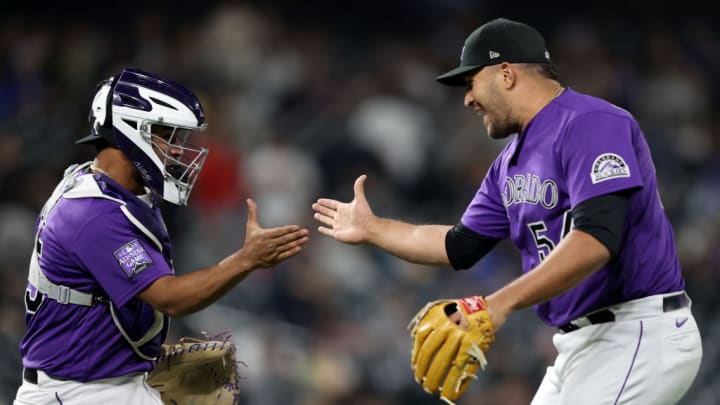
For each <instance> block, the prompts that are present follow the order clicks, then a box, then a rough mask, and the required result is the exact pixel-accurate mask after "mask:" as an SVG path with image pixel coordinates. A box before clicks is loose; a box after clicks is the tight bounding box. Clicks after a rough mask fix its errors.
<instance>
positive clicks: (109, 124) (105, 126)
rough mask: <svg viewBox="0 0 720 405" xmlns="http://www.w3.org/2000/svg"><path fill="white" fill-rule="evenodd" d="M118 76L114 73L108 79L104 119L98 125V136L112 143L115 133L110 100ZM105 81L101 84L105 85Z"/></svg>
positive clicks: (113, 142) (111, 100) (111, 99)
mask: <svg viewBox="0 0 720 405" xmlns="http://www.w3.org/2000/svg"><path fill="white" fill-rule="evenodd" d="M119 78H120V75H115V76H114V77H112V78H110V79H108V80H109V81H110V90H109V91H108V94H107V98H106V100H105V120H104V121H103V122H102V124H101V125H100V128H98V132H99V134H100V136H102V137H103V138H105V139H106V140H107V141H109V142H111V143H112V144H115V135H114V134H113V114H112V102H113V94H114V93H115V86H117V82H118V79H119ZM105 83H107V81H105V82H103V83H102V85H105Z"/></svg>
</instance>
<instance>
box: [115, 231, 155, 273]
mask: <svg viewBox="0 0 720 405" xmlns="http://www.w3.org/2000/svg"><path fill="white" fill-rule="evenodd" d="M113 255H114V256H115V260H117V262H118V264H119V265H120V267H121V268H122V269H123V271H124V272H125V275H126V276H128V278H129V279H131V280H132V278H133V277H135V275H136V274H138V273H140V272H141V271H143V270H145V269H146V268H147V267H148V266H150V265H151V264H153V261H152V258H151V257H150V255H149V254H148V252H147V251H146V250H145V248H144V247H143V245H142V244H141V243H140V241H138V240H137V239H134V240H132V241H130V242H128V243H126V244H125V245H123V246H122V247H121V248H120V249H118V250H116V251H115V252H114V253H113Z"/></svg>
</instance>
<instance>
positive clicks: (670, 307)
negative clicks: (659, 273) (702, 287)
mask: <svg viewBox="0 0 720 405" xmlns="http://www.w3.org/2000/svg"><path fill="white" fill-rule="evenodd" d="M689 303H690V302H689V299H688V296H687V294H685V293H684V292H683V293H682V294H676V295H670V296H667V297H663V312H670V311H675V310H676V309H680V308H685V307H687V306H688V305H689ZM584 318H585V319H587V321H588V322H589V323H590V325H596V324H598V323H606V322H615V314H614V313H613V312H612V311H611V310H609V309H601V310H600V311H595V312H591V313H589V314H587V315H585V316H584ZM583 326H586V325H576V324H574V323H572V322H568V323H566V324H565V325H562V326H560V327H559V328H560V330H561V331H563V332H565V333H567V332H572V331H574V330H578V329H580V328H582V327H583Z"/></svg>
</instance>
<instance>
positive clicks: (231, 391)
mask: <svg viewBox="0 0 720 405" xmlns="http://www.w3.org/2000/svg"><path fill="white" fill-rule="evenodd" d="M235 351H236V347H235V344H233V343H232V342H231V341H230V334H229V333H224V334H221V335H218V336H212V337H209V336H208V335H207V334H205V333H204V332H203V337H202V338H201V339H196V338H189V337H184V338H181V339H180V342H179V343H178V344H175V345H166V344H164V345H162V352H161V354H160V356H159V357H158V360H157V364H156V365H155V368H154V369H153V370H152V371H151V372H150V374H149V376H148V380H147V382H148V384H149V385H150V386H151V387H153V388H155V389H156V390H158V391H159V392H160V396H161V397H162V400H163V402H164V403H165V404H168V405H170V404H172V405H182V404H196V405H235V404H237V403H239V400H240V398H239V396H240V384H239V382H240V381H239V380H240V376H239V374H238V369H237V365H238V364H239V363H240V364H242V363H241V362H238V361H236V360H235Z"/></svg>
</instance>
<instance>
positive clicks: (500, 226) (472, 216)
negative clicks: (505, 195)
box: [460, 155, 510, 239]
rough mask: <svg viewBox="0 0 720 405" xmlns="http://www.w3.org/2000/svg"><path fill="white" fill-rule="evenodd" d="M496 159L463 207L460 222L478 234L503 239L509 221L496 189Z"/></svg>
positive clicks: (500, 195) (508, 227)
mask: <svg viewBox="0 0 720 405" xmlns="http://www.w3.org/2000/svg"><path fill="white" fill-rule="evenodd" d="M501 156H502V155H501ZM498 160H499V159H498ZM498 160H496V162H495V163H494V164H493V165H492V167H491V168H490V170H489V171H488V174H487V176H485V179H484V180H483V182H482V185H480V189H479V190H478V191H477V193H476V194H475V197H474V198H473V200H472V201H471V202H470V205H468V207H467V208H466V209H465V213H464V214H463V216H462V218H461V219H460V222H462V224H463V225H465V226H467V227H468V228H470V229H472V230H473V231H475V232H477V233H478V234H480V235H483V236H487V237H491V238H496V239H505V238H507V237H508V236H509V234H510V223H509V221H508V217H507V212H506V211H505V204H503V202H502V194H501V192H500V190H499V189H498V183H497V162H498Z"/></svg>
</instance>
